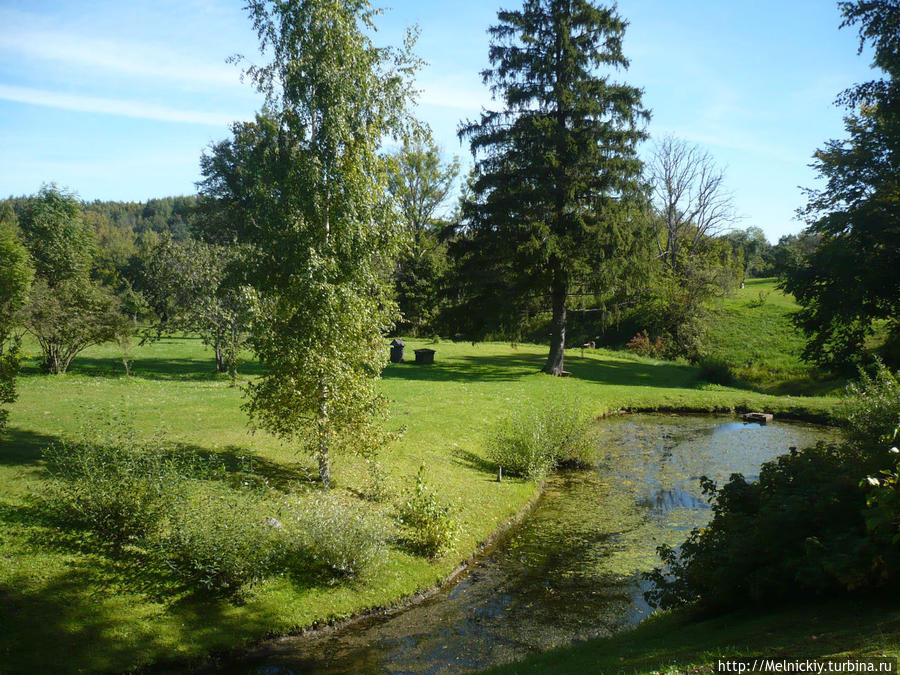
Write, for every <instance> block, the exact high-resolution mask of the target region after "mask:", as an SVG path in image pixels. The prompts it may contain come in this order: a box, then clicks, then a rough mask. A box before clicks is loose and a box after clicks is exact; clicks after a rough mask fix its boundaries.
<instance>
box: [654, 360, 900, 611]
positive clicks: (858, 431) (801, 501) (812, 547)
mask: <svg viewBox="0 0 900 675" xmlns="http://www.w3.org/2000/svg"><path fill="white" fill-rule="evenodd" d="M840 410H841V413H842V415H843V417H844V419H845V420H846V424H845V426H846V429H847V439H848V442H847V443H846V444H844V445H843V446H840V447H835V446H825V445H822V444H820V445H818V446H817V447H815V448H810V449H807V450H804V451H803V452H797V451H792V452H791V453H790V454H789V455H784V456H782V457H779V458H777V459H776V460H774V461H772V462H768V463H766V464H764V465H763V467H762V469H761V471H760V476H759V480H758V481H756V482H753V483H748V482H747V481H745V480H744V478H743V477H742V476H740V475H734V476H732V477H731V480H729V481H728V483H726V484H725V485H724V486H723V487H722V488H721V489H718V490H716V488H715V486H714V485H713V484H712V483H711V482H710V481H708V480H705V482H704V491H705V492H706V494H708V495H709V497H710V501H711V503H712V508H713V518H712V520H711V522H710V523H709V525H708V526H707V527H706V528H705V529H703V530H694V531H693V532H692V533H691V535H690V537H689V538H688V540H687V541H686V542H685V543H684V544H682V546H681V547H680V549H678V550H676V549H673V548H670V547H661V548H660V549H659V553H660V555H661V557H662V559H663V562H664V563H665V565H666V567H667V569H665V568H659V569H656V570H654V572H652V573H651V574H650V575H648V578H649V580H650V581H651V582H652V584H653V588H652V589H651V590H650V591H649V592H648V593H647V594H646V597H647V599H648V601H650V602H651V603H654V604H656V605H657V606H660V607H663V608H668V607H674V606H678V605H684V604H689V603H694V602H697V603H700V604H702V605H704V606H707V607H712V608H716V609H724V608H733V607H737V606H740V605H745V604H762V603H771V602H779V601H793V600H795V599H797V598H798V597H803V596H806V597H813V596H821V595H825V594H833V593H835V592H848V591H854V590H857V589H864V588H874V587H879V586H891V585H893V586H897V585H898V584H900V477H898V476H900V467H898V466H897V462H896V458H897V457H898V456H900V451H897V450H896V449H894V448H891V449H890V451H889V450H888V443H889V442H891V441H893V440H896V438H897V436H898V430H897V426H898V421H900V387H898V383H897V379H896V377H894V376H893V375H891V373H890V372H889V371H888V370H887V369H886V368H884V367H883V366H880V367H879V368H878V371H877V372H876V373H875V375H874V376H868V375H865V374H864V375H862V376H861V378H860V381H859V382H858V383H856V384H854V385H851V386H850V387H848V388H847V391H846V392H845V396H844V399H843V401H842V402H841V404H840ZM891 458H893V460H894V461H891Z"/></svg>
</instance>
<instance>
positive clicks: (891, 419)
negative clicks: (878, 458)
mask: <svg viewBox="0 0 900 675" xmlns="http://www.w3.org/2000/svg"><path fill="white" fill-rule="evenodd" d="M837 416H838V417H839V418H840V419H842V421H843V425H844V433H845V435H846V437H847V440H848V441H849V442H850V443H852V444H853V445H854V446H855V447H857V448H859V449H860V450H862V451H864V452H865V451H870V452H880V451H881V450H883V449H884V448H886V447H887V445H888V444H889V443H890V442H891V441H892V440H893V438H894V437H895V435H896V434H897V430H898V427H900V382H898V380H897V376H896V375H894V374H892V373H891V371H890V370H888V368H887V367H886V366H884V364H881V363H879V364H878V365H877V368H876V371H875V374H874V375H869V374H868V373H866V372H864V371H861V372H860V376H859V380H858V381H857V382H853V383H852V384H850V385H848V386H847V389H846V390H845V391H844V395H843V398H842V400H841V404H840V405H839V406H838V409H837Z"/></svg>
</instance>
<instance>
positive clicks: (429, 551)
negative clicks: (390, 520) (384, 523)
mask: <svg viewBox="0 0 900 675" xmlns="http://www.w3.org/2000/svg"><path fill="white" fill-rule="evenodd" d="M399 519H400V522H401V523H402V524H403V525H405V526H406V527H407V528H408V536H407V543H408V544H409V547H410V548H411V549H412V550H413V551H414V552H416V553H418V554H420V555H424V556H428V557H429V558H433V557H435V556H437V555H440V554H441V553H443V552H444V551H446V550H447V549H449V548H450V547H451V546H452V545H453V542H454V540H455V539H456V535H457V529H458V528H457V523H456V521H455V520H454V519H453V516H452V513H451V508H450V506H448V505H446V504H442V503H441V502H440V501H439V500H438V498H437V496H436V495H435V494H434V490H432V488H430V487H429V486H428V485H427V484H426V483H425V465H424V464H423V465H422V466H421V467H419V472H418V474H417V475H416V485H415V487H414V488H413V490H412V494H411V495H410V497H409V499H407V500H406V501H405V502H403V503H402V504H401V505H400V508H399Z"/></svg>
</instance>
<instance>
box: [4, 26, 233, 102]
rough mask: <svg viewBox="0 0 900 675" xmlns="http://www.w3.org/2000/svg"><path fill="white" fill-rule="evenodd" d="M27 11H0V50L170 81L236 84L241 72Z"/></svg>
mask: <svg viewBox="0 0 900 675" xmlns="http://www.w3.org/2000/svg"><path fill="white" fill-rule="evenodd" d="M34 22H35V20H34V18H33V17H31V15H28V14H23V13H20V12H8V11H3V10H0V23H4V24H6V26H7V27H8V29H6V30H4V31H2V32H0V51H3V52H8V53H11V54H14V55H15V56H17V57H19V58H22V57H25V58H30V59H38V60H44V61H52V62H56V63H60V64H64V66H65V67H73V66H74V67H76V68H82V69H91V70H95V71H98V72H102V73H106V74H113V73H114V74H119V75H128V76H132V77H134V76H136V77H145V78H153V79H157V80H161V81H165V82H168V83H170V84H182V85H205V86H210V87H222V86H227V87H235V88H237V87H239V86H242V85H241V82H240V71H239V70H238V69H237V68H236V67H234V66H231V65H228V64H226V63H225V62H224V58H223V61H222V62H220V63H216V62H215V61H212V62H209V61H200V60H198V59H197V58H196V57H194V56H192V55H191V54H190V53H189V52H187V51H184V50H179V49H178V48H173V47H172V45H159V44H152V43H140V42H133V41H117V40H111V39H106V38H98V37H92V36H90V35H84V34H76V33H73V32H71V31H62V30H48V29H44V28H41V27H39V26H35V25H34Z"/></svg>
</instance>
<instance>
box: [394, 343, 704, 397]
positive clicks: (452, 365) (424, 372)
mask: <svg viewBox="0 0 900 675" xmlns="http://www.w3.org/2000/svg"><path fill="white" fill-rule="evenodd" d="M572 351H575V352H577V351H578V350H572ZM544 361H545V358H544V356H543V355H541V354H527V353H516V354H490V355H484V356H481V355H469V356H459V357H455V358H454V359H453V360H452V361H449V362H445V363H441V362H440V361H435V363H434V364H433V365H427V366H426V365H416V364H414V363H406V362H404V363H397V364H391V365H390V366H388V367H387V368H385V370H384V372H383V373H382V377H383V378H385V379H402V380H419V381H433V382H447V381H454V382H512V381H516V380H519V379H521V378H523V377H527V376H529V375H534V374H536V373H539V372H540V371H541V368H542V367H543V365H544ZM566 369H567V370H568V371H569V372H570V373H571V376H572V377H573V378H577V379H579V380H586V381H590V382H599V383H603V384H610V385H621V386H642V387H661V388H671V387H689V386H693V385H694V384H695V383H696V381H697V369H696V368H695V367H693V366H689V365H687V364H680V363H669V362H664V363H642V362H640V361H630V360H627V361H617V360H612V359H609V358H607V357H605V356H604V355H595V354H590V353H589V352H586V353H585V355H584V356H580V355H578V354H569V355H567V357H566Z"/></svg>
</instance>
